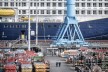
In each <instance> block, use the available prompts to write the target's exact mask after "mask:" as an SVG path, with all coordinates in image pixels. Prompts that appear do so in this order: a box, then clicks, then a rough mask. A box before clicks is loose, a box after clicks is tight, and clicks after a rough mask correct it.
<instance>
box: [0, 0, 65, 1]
mask: <svg viewBox="0 0 108 72" xmlns="http://www.w3.org/2000/svg"><path fill="white" fill-rule="evenodd" d="M0 1H27V0H0ZM30 1H45V0H30ZM46 1H66V0H46Z"/></svg>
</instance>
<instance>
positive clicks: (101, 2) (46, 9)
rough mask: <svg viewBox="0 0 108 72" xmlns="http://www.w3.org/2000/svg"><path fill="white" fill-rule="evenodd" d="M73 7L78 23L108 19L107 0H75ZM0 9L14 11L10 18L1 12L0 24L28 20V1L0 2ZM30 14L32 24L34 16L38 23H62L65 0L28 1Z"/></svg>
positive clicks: (64, 12)
mask: <svg viewBox="0 0 108 72" xmlns="http://www.w3.org/2000/svg"><path fill="white" fill-rule="evenodd" d="M75 5H76V8H75V9H76V15H77V17H78V21H79V22H82V21H89V20H96V19H101V18H107V17H108V16H107V15H108V1H107V0H76V3H75ZM0 8H1V9H0V11H1V10H3V9H7V12H11V10H13V11H14V15H10V16H9V15H7V16H6V15H5V16H4V15H1V14H2V12H3V11H1V12H0V21H1V22H3V21H4V22H25V21H27V20H28V9H29V7H28V0H0ZM9 9H11V10H9ZM36 10H37V11H36ZM36 12H37V13H36ZM5 14H6V13H5ZM30 14H31V21H32V22H35V21H36V14H38V15H39V18H38V20H39V22H63V20H64V17H65V14H66V0H30Z"/></svg>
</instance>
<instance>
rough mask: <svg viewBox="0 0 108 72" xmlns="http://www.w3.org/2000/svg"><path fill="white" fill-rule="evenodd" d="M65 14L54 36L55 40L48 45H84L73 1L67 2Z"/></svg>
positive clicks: (68, 0)
mask: <svg viewBox="0 0 108 72" xmlns="http://www.w3.org/2000/svg"><path fill="white" fill-rule="evenodd" d="M66 6H67V13H66V17H65V19H64V23H63V24H62V25H61V27H60V28H59V30H58V32H57V34H56V37H57V38H56V40H54V42H53V43H52V44H51V45H50V46H51V47H71V46H72V45H74V44H75V45H77V44H78V45H80V46H81V45H84V44H86V42H85V40H84V38H83V35H82V33H81V30H80V28H79V26H78V21H77V19H76V15H75V0H67V3H66Z"/></svg>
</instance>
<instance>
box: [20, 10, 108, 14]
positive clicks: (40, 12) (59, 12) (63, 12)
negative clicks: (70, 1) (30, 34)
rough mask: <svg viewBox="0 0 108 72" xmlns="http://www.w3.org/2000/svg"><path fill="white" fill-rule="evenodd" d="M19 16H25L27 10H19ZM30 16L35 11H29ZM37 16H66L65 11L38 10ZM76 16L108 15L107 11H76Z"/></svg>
mask: <svg viewBox="0 0 108 72" xmlns="http://www.w3.org/2000/svg"><path fill="white" fill-rule="evenodd" d="M19 14H27V10H19ZM30 14H36V10H30ZM37 14H42V15H44V14H49V15H50V14H55V15H56V14H66V10H38V11H37ZM76 14H108V10H76Z"/></svg>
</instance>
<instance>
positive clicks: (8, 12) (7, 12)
mask: <svg viewBox="0 0 108 72" xmlns="http://www.w3.org/2000/svg"><path fill="white" fill-rule="evenodd" d="M13 15H15V10H13V9H0V16H13Z"/></svg>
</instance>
